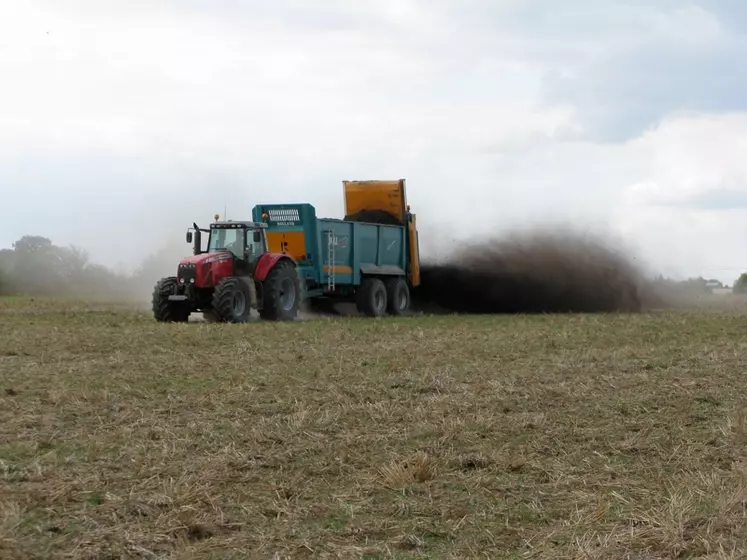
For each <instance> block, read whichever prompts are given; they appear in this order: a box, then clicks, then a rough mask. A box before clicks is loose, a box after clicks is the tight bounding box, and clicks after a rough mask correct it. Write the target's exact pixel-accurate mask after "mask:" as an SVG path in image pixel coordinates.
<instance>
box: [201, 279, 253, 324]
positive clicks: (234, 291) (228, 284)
mask: <svg viewBox="0 0 747 560" xmlns="http://www.w3.org/2000/svg"><path fill="white" fill-rule="evenodd" d="M251 301H252V300H251V293H250V292H249V288H248V287H247V285H246V284H245V283H244V282H243V281H242V279H241V278H237V277H236V276H229V277H228V278H224V279H223V280H221V281H220V282H218V285H217V286H216V287H215V291H214V292H213V309H212V313H208V314H209V315H211V316H214V317H215V318H216V319H217V320H218V321H220V322H222V323H246V322H247V321H248V320H249V316H250V314H251ZM211 318H212V317H211Z"/></svg>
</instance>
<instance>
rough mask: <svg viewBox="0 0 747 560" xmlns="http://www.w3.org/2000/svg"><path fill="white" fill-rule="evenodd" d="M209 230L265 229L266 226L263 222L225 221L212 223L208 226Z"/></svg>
mask: <svg viewBox="0 0 747 560" xmlns="http://www.w3.org/2000/svg"><path fill="white" fill-rule="evenodd" d="M210 227H211V228H218V229H230V228H244V227H245V228H256V229H259V228H266V227H267V224H265V223H264V222H252V221H242V220H237V221H233V220H227V221H219V222H213V223H212V224H210Z"/></svg>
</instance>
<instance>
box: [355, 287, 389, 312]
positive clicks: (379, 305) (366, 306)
mask: <svg viewBox="0 0 747 560" xmlns="http://www.w3.org/2000/svg"><path fill="white" fill-rule="evenodd" d="M387 299H388V298H387V293H386V286H385V285H384V282H382V281H381V280H380V279H379V278H365V279H364V280H363V281H362V282H361V285H360V287H359V288H358V292H357V293H356V298H355V303H356V307H357V308H358V311H360V312H361V313H363V314H364V315H368V316H369V317H381V316H382V315H384V313H386V308H387Z"/></svg>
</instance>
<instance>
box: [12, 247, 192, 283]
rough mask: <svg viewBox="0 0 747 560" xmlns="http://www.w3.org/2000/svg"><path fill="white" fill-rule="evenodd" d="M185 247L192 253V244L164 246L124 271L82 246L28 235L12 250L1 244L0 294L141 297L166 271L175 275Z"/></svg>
mask: <svg viewBox="0 0 747 560" xmlns="http://www.w3.org/2000/svg"><path fill="white" fill-rule="evenodd" d="M185 252H186V254H189V252H190V251H189V248H188V247H186V248H185V247H184V246H182V247H174V246H171V247H165V248H163V249H162V250H160V251H158V252H156V253H154V254H152V255H150V256H148V257H147V258H146V259H145V260H144V261H143V262H142V263H140V265H139V266H137V267H136V268H135V269H134V270H133V271H132V272H131V273H129V274H123V273H117V272H115V271H114V270H112V269H110V268H108V267H106V266H103V265H101V264H97V263H94V262H92V261H91V259H90V256H89V254H88V253H87V252H86V251H85V250H83V249H81V248H79V247H75V246H68V247H61V246H58V245H55V244H54V243H53V242H52V241H51V240H50V239H48V238H46V237H42V236H39V235H26V236H23V237H22V238H21V239H19V240H18V241H16V242H15V243H14V244H13V248H12V249H0V295H35V296H51V295H57V296H76V297H77V296H84V297H112V296H121V297H123V298H128V297H132V296H140V295H142V294H144V293H147V291H149V290H151V289H152V288H153V285H154V284H155V283H156V281H157V280H158V279H159V278H161V277H162V276H166V275H169V274H174V271H175V270H176V263H177V262H178V259H179V258H180V257H182V256H184V254H185Z"/></svg>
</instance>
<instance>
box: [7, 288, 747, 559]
mask: <svg viewBox="0 0 747 560" xmlns="http://www.w3.org/2000/svg"><path fill="white" fill-rule="evenodd" d="M0 302H2V300H0ZM0 306H2V307H1V308H0V309H1V310H2V313H3V321H2V322H0V341H2V342H1V343H0V368H1V371H2V376H1V377H0V382H2V387H0V401H1V402H0V496H2V499H0V557H4V558H5V557H7V558H56V557H66V558H75V559H84V558H91V559H92V558H120V557H127V558H159V557H166V556H168V557H174V558H192V557H200V558H204V557H220V558H242V557H252V558H273V557H278V558H303V557H315V558H363V557H367V558H416V557H417V558H436V557H437V558H471V557H480V556H482V557H485V556H486V555H487V557H492V558H510V557H515V558H519V557H522V558H524V557H527V558H533V557H536V558H574V559H575V558H579V559H581V558H600V559H601V558H622V557H628V558H674V557H677V556H678V555H679V556H680V557H690V558H706V557H707V558H737V557H744V555H745V554H747V545H745V544H744V543H745V542H747V538H746V537H747V530H746V527H747V525H745V498H746V496H747V474H746V473H747V447H746V446H747V426H746V424H745V413H744V410H745V401H744V397H743V395H744V394H745V389H747V381H745V377H744V369H745V362H746V359H745V349H746V348H745V342H744V337H743V332H744V316H736V315H724V314H720V315H717V314H704V313H698V314H696V313H686V312H667V313H652V314H641V315H632V316H625V315H614V314H613V315H606V316H585V315H577V316H562V315H557V316H534V317H522V316H516V317H512V316H501V317H488V316H471V317H456V316H441V317H435V318H434V317H417V318H407V319H402V320H391V319H387V320H383V321H378V320H367V319H332V320H317V321H309V322H298V323H292V324H266V323H254V324H249V325H210V324H201V323H196V324H189V325H159V324H155V323H153V322H152V321H151V319H150V318H149V316H147V315H141V314H139V313H137V312H134V311H128V310H126V309H119V310H110V309H106V308H105V307H102V306H95V307H91V308H88V307H86V306H85V305H76V304H72V303H66V304H60V303H54V302H52V303H48V302H28V301H26V300H11V301H7V302H4V303H0Z"/></svg>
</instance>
